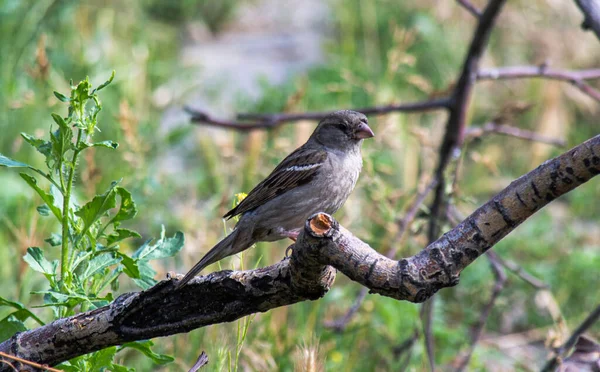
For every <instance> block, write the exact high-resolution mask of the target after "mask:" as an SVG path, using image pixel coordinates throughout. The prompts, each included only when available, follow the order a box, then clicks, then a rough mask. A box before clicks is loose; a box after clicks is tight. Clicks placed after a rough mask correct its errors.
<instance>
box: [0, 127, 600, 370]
mask: <svg viewBox="0 0 600 372" xmlns="http://www.w3.org/2000/svg"><path fill="white" fill-rule="evenodd" d="M597 154H600V135H598V136H596V137H594V138H592V139H590V140H588V141H586V142H584V143H582V144H581V145H579V146H577V147H575V148H573V149H571V150H570V151H568V152H566V153H564V154H562V155H561V156H559V157H557V158H555V159H552V160H550V161H546V162H544V164H542V165H540V166H539V167H538V168H536V169H534V170H533V171H531V172H529V173H528V174H526V175H524V176H522V177H520V178H519V179H517V180H515V181H514V182H512V183H511V184H510V185H509V186H508V187H506V188H505V189H504V190H503V191H502V192H500V193H499V194H498V195H496V196H495V197H494V198H492V199H491V200H490V201H488V202H487V203H485V204H484V205H483V206H481V207H480V208H479V209H477V210H476V211H475V212H473V214H471V215H470V216H469V217H467V218H466V219H465V220H464V221H463V222H461V223H460V224H459V225H458V226H456V228H454V229H452V230H451V231H449V232H447V233H445V234H444V235H443V236H442V237H440V238H439V239H438V240H436V241H435V242H433V243H432V244H430V245H429V246H428V247H426V248H425V249H423V250H422V251H420V252H419V253H417V254H416V255H414V256H412V257H409V258H406V259H401V260H399V261H395V260H392V259H389V258H387V257H385V256H383V255H381V254H379V253H377V252H376V251H375V250H373V249H372V248H371V247H369V246H368V245H367V244H366V243H364V242H362V241H361V240H360V239H358V238H357V237H355V236H354V235H352V234H351V233H350V232H349V231H347V230H346V229H344V228H343V227H341V226H339V224H338V223H337V221H335V220H334V219H333V218H332V217H330V216H328V215H325V214H316V215H314V216H312V217H311V218H309V219H308V220H307V223H306V225H305V228H304V230H303V231H302V232H301V233H300V235H299V237H298V240H297V242H296V244H295V245H294V247H293V250H292V254H291V257H290V258H289V259H285V260H283V261H281V262H278V263H276V264H275V265H271V266H268V267H265V268H260V269H256V270H248V271H220V272H216V273H212V274H209V275H207V276H203V277H196V278H194V279H193V280H192V281H190V283H188V284H187V285H186V286H184V287H182V288H181V289H179V290H177V291H175V290H174V288H175V284H176V280H167V281H162V282H160V283H158V284H157V285H155V286H154V287H152V288H150V289H148V290H146V291H143V292H138V293H127V294H124V295H122V296H120V297H119V298H117V299H116V300H115V301H114V302H113V303H111V304H110V305H108V306H105V307H102V308H99V309H96V310H92V311H88V312H85V313H81V314H77V315H74V316H72V317H69V318H63V319H58V320H56V321H54V322H52V323H50V324H47V325H45V326H42V327H39V328H36V329H33V330H30V331H26V332H21V333H18V334H16V335H14V336H13V337H11V338H10V339H8V340H6V341H5V342H3V343H1V344H0V351H2V352H5V353H7V354H11V355H13V356H16V357H19V358H23V359H26V360H29V361H33V362H35V363H39V364H48V365H54V364H57V363H60V362H62V361H64V360H68V359H71V358H73V357H76V356H78V355H82V354H86V353H89V352H92V351H96V350H100V349H103V348H106V347H109V346H113V345H119V344H122V343H124V342H128V341H133V340H141V339H149V338H153V337H159V336H168V335H172V334H175V333H182V332H189V331H191V330H193V329H196V328H200V327H204V326H207V325H210V324H216V323H222V322H231V321H233V320H235V319H238V318H240V317H243V316H246V315H249V314H253V313H257V312H265V311H268V310H270V309H273V308H276V307H280V306H286V305H290V304H293V303H297V302H300V301H306V300H315V299H318V298H320V297H322V296H324V295H325V293H326V292H327V291H328V290H329V288H330V287H331V285H332V283H333V281H334V278H335V273H336V269H337V270H339V271H341V272H342V273H344V274H345V275H346V276H347V277H348V278H350V279H351V280H353V281H356V282H358V283H360V284H362V285H364V286H366V287H368V288H369V289H370V290H371V293H378V294H380V295H383V296H388V297H391V298H395V299H397V300H406V301H412V302H423V301H425V300H427V299H429V298H431V296H433V295H434V294H435V293H436V292H437V291H438V290H440V289H442V288H444V287H450V286H454V285H456V284H458V280H459V275H460V273H461V272H462V270H464V269H465V268H466V267H467V266H468V265H469V264H471V262H473V261H474V260H475V259H476V258H477V257H479V256H480V255H482V254H483V253H485V252H486V251H488V250H489V249H490V248H491V247H492V246H493V245H494V244H496V243H497V242H498V241H500V240H501V239H502V238H503V237H504V236H506V235H507V234H508V233H510V232H511V231H513V230H514V229H515V228H516V227H517V226H518V225H520V224H521V223H522V222H523V221H525V220H526V219H527V218H529V217H530V216H531V215H533V214H534V213H535V212H536V211H538V210H540V209H541V208H542V207H543V206H545V205H546V204H548V203H549V202H550V201H552V200H554V199H555V198H558V197H559V196H561V195H563V194H565V193H567V192H569V191H571V190H573V189H575V188H576V187H578V186H579V185H581V184H582V183H584V182H587V181H588V180H590V179H591V178H592V177H594V176H596V175H598V174H600V156H598V155H597ZM7 368H9V367H8V366H0V371H6V370H8V369H7ZM23 368H25V369H26V368H27V367H26V366H23Z"/></svg>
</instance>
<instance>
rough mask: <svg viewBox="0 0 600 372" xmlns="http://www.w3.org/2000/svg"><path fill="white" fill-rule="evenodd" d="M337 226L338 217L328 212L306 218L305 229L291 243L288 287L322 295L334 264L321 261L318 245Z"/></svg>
mask: <svg viewBox="0 0 600 372" xmlns="http://www.w3.org/2000/svg"><path fill="white" fill-rule="evenodd" d="M337 226H339V225H338V223H337V221H336V220H334V219H333V218H332V217H331V216H329V215H328V214H325V213H317V214H314V215H312V216H311V217H309V218H308V220H306V223H305V225H304V232H303V233H301V234H300V235H299V236H298V241H297V242H296V244H295V245H293V246H292V255H291V259H290V273H291V277H292V278H291V283H290V284H291V287H292V288H293V289H294V290H295V291H299V292H300V293H302V296H304V297H307V298H309V299H311V300H316V299H318V298H321V297H323V295H325V293H326V292H327V291H328V290H329V288H330V287H331V285H333V281H334V280H335V275H336V270H335V268H333V267H331V266H328V264H326V263H323V262H322V261H323V260H322V255H323V254H322V252H321V247H322V246H323V241H327V240H330V239H331V234H332V231H333V230H334V229H335V228H336V227H337ZM296 247H302V248H301V249H296Z"/></svg>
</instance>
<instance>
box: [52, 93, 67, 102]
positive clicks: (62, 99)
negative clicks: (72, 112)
mask: <svg viewBox="0 0 600 372" xmlns="http://www.w3.org/2000/svg"><path fill="white" fill-rule="evenodd" d="M54 96H55V97H56V98H58V100H59V101H61V102H69V101H70V100H71V99H70V98H69V97H67V96H65V95H64V94H62V93H58V92H57V91H54Z"/></svg>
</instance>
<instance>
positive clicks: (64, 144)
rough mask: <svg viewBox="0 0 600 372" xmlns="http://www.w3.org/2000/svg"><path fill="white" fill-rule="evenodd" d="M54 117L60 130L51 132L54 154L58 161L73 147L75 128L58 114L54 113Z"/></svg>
mask: <svg viewBox="0 0 600 372" xmlns="http://www.w3.org/2000/svg"><path fill="white" fill-rule="evenodd" d="M52 119H54V121H55V122H56V124H58V130H56V131H54V132H50V142H51V143H52V156H53V157H54V158H55V159H56V160H57V161H58V160H60V159H63V158H64V155H65V153H66V152H67V151H69V150H70V149H71V148H72V147H73V143H72V141H73V130H72V129H71V128H70V127H69V125H68V124H67V123H66V122H65V120H64V119H63V118H62V117H61V116H60V115H58V114H54V113H53V114H52Z"/></svg>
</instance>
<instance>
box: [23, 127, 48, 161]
mask: <svg viewBox="0 0 600 372" xmlns="http://www.w3.org/2000/svg"><path fill="white" fill-rule="evenodd" d="M21 137H23V139H24V140H25V141H26V142H27V143H29V144H30V145H31V146H33V147H35V149H36V150H37V151H38V152H39V153H40V154H42V155H44V156H45V157H48V156H50V155H51V154H52V144H51V143H50V141H46V140H43V139H39V138H35V137H33V136H31V135H29V134H27V133H21Z"/></svg>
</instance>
